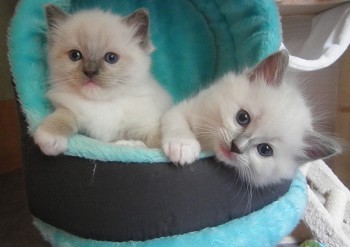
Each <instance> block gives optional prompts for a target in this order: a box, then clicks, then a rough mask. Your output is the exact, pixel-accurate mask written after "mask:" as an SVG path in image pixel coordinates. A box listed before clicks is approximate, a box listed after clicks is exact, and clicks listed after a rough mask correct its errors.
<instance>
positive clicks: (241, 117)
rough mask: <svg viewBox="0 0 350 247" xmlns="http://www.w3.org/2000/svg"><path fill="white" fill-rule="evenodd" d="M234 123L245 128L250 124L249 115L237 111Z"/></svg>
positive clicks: (242, 111)
mask: <svg viewBox="0 0 350 247" xmlns="http://www.w3.org/2000/svg"><path fill="white" fill-rule="evenodd" d="M236 121H237V123H239V125H241V126H243V127H246V126H247V125H248V124H249V123H250V116H249V113H248V112H246V111H245V110H239V111H238V113H237V115H236Z"/></svg>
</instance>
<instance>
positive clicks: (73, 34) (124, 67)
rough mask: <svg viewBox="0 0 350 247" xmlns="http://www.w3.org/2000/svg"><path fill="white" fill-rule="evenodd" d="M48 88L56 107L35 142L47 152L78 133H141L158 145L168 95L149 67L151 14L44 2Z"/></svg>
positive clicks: (130, 136)
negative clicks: (78, 9)
mask: <svg viewBox="0 0 350 247" xmlns="http://www.w3.org/2000/svg"><path fill="white" fill-rule="evenodd" d="M45 11H46V17H47V24H48V43H49V45H48V66H49V72H50V79H49V83H50V87H49V90H48V92H47V94H46V96H47V98H48V99H49V100H50V102H51V103H52V104H53V106H54V108H55V110H54V112H53V113H52V114H51V115H49V116H48V117H47V118H46V119H45V120H44V121H43V122H42V123H41V125H40V126H39V127H38V129H37V130H36V132H35V134H34V140H35V142H36V143H37V144H38V145H39V146H40V148H41V150H42V151H43V152H44V153H45V154H47V155H57V154H59V153H61V152H64V151H65V150H66V149H67V142H68V138H69V136H71V135H73V134H75V133H77V132H80V133H83V134H86V135H88V136H90V137H92V138H95V139H98V140H101V141H104V142H115V141H118V140H122V139H123V140H141V141H143V142H144V143H145V144H146V145H147V146H148V147H151V148H153V147H160V143H161V139H160V117H161V115H162V114H163V113H164V112H165V111H166V110H167V109H168V108H169V107H170V105H171V98H170V96H169V95H168V93H167V92H166V91H165V90H164V89H163V88H162V87H161V86H160V85H158V84H157V82H156V81H155V79H153V77H152V75H151V73H150V66H151V59H150V54H151V52H152V51H153V50H154V48H153V45H152V43H151V41H150V39H149V16H148V12H147V11H146V10H145V9H139V10H137V11H135V12H134V13H132V14H130V15H129V16H127V17H121V16H118V15H115V14H112V13H109V12H103V11H102V10H98V9H94V10H86V11H81V12H77V13H75V14H72V15H70V14H68V13H66V12H64V11H63V10H61V9H59V8H58V7H56V6H54V5H48V6H46V7H45Z"/></svg>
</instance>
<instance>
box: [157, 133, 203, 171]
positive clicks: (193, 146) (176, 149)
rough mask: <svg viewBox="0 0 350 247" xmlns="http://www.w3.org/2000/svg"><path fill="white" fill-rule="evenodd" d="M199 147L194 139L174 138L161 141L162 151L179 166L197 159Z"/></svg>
mask: <svg viewBox="0 0 350 247" xmlns="http://www.w3.org/2000/svg"><path fill="white" fill-rule="evenodd" d="M200 150H201V147H200V144H199V142H198V141H197V140H196V139H192V138H191V139H189V138H182V139H181V138H175V139H170V140H167V141H165V142H163V151H164V153H165V154H166V156H168V158H169V159H170V160H171V161H172V162H173V163H174V164H179V165H181V166H183V165H186V164H191V163H193V162H194V161H195V160H196V159H198V156H199V153H200Z"/></svg>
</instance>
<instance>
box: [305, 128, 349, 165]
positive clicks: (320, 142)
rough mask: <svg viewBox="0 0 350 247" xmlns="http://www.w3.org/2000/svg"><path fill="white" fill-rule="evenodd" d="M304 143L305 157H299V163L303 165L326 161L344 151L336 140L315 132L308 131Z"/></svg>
mask: <svg viewBox="0 0 350 247" xmlns="http://www.w3.org/2000/svg"><path fill="white" fill-rule="evenodd" d="M304 141H305V143H306V147H305V148H304V155H303V156H302V157H298V162H300V163H301V164H304V163H307V162H310V161H314V160H318V159H325V158H328V157H330V156H333V155H336V154H339V153H340V152H341V151H342V148H341V146H340V145H339V144H338V143H337V142H336V141H335V140H333V139H331V138H329V137H327V136H324V135H321V134H319V133H317V132H315V131H308V132H307V133H306V135H305V137H304Z"/></svg>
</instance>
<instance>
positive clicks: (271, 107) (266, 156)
mask: <svg viewBox="0 0 350 247" xmlns="http://www.w3.org/2000/svg"><path fill="white" fill-rule="evenodd" d="M234 80H235V81H234V82H232V83H233V84H236V87H235V88H233V91H234V92H232V94H235V95H232V96H233V97H229V98H226V97H224V98H226V99H227V100H226V102H224V100H223V99H221V100H220V102H218V108H219V114H220V117H219V119H220V121H219V124H220V126H221V129H218V132H217V136H218V138H215V139H213V142H212V143H213V148H214V151H215V153H216V157H217V158H218V159H219V160H221V161H223V162H224V163H226V164H228V165H232V166H234V167H236V168H237V169H238V171H239V172H240V175H241V176H242V177H243V178H244V179H246V180H248V181H249V182H250V183H252V184H254V185H257V186H262V185H265V184H268V183H276V182H279V181H280V180H281V179H284V178H285V179H286V178H291V177H293V175H294V174H295V171H296V169H297V167H298V162H297V157H298V156H299V155H300V154H301V153H302V152H303V147H304V143H303V138H304V133H305V132H306V131H307V130H311V115H310V111H309V109H308V108H307V106H306V105H305V103H304V101H303V99H302V98H301V97H300V95H299V94H297V92H296V91H293V90H292V91H289V90H287V88H286V89H284V88H282V87H281V88H278V89H277V88H272V87H266V86H263V85H257V84H251V83H250V82H248V81H247V80H246V79H243V78H241V81H237V79H236V78H235V79H234Z"/></svg>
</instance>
